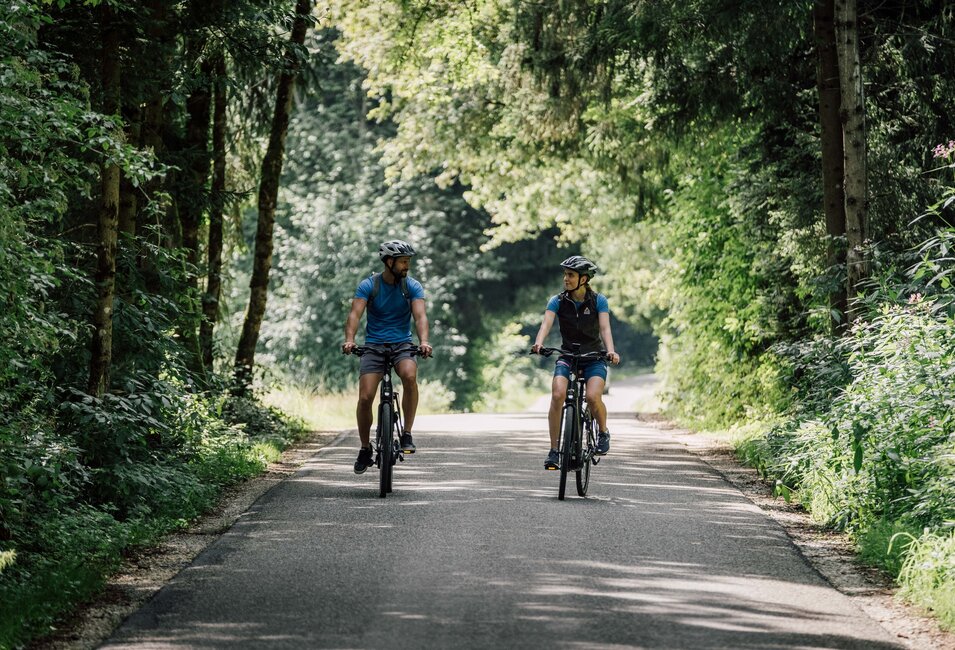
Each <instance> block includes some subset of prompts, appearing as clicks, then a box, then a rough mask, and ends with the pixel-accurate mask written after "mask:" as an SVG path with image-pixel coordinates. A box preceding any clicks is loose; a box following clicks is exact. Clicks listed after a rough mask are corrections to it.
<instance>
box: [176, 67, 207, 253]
mask: <svg viewBox="0 0 955 650" xmlns="http://www.w3.org/2000/svg"><path fill="white" fill-rule="evenodd" d="M199 75H200V77H201V80H200V83H199V85H198V86H197V87H196V89H195V90H193V91H192V93H191V94H190V95H189V98H188V99H187V100H186V112H187V113H188V119H187V121H186V142H185V149H186V155H187V156H188V159H189V188H188V191H187V193H186V194H187V196H188V199H187V200H186V201H183V202H182V204H181V205H180V208H179V223H180V224H181V227H182V245H183V248H185V249H186V261H188V262H189V264H191V265H192V266H194V267H195V266H198V264H199V222H200V221H201V220H202V210H203V206H204V205H205V204H206V200H205V199H206V183H208V182H209V163H210V155H209V122H210V120H211V117H212V113H211V107H212V75H213V62H212V61H210V60H208V59H206V60H204V61H203V62H202V65H201V66H200V72H199Z"/></svg>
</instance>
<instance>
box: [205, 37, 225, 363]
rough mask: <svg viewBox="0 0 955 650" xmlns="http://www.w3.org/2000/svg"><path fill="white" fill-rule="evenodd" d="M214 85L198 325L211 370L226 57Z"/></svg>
mask: <svg viewBox="0 0 955 650" xmlns="http://www.w3.org/2000/svg"><path fill="white" fill-rule="evenodd" d="M214 67H215V85H214V99H213V109H212V115H213V117H212V206H211V208H210V210H209V242H208V246H207V269H206V291H205V293H204V294H203V296H202V316H203V318H202V323H201V324H200V325H199V346H200V349H201V352H202V366H203V367H204V368H205V370H206V372H207V373H211V372H212V370H213V367H212V366H213V360H214V358H213V349H212V334H213V331H214V329H215V325H216V320H217V319H218V316H219V297H220V294H221V293H222V213H223V207H224V205H225V180H226V179H225V168H226V64H225V57H224V56H223V55H221V54H220V55H219V56H218V57H216V60H215V66H214Z"/></svg>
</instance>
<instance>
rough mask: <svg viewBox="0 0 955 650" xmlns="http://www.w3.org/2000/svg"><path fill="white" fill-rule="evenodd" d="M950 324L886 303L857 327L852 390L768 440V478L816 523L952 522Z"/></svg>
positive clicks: (927, 310)
mask: <svg viewBox="0 0 955 650" xmlns="http://www.w3.org/2000/svg"><path fill="white" fill-rule="evenodd" d="M952 325H953V322H952V319H951V317H949V316H947V315H944V314H939V313H938V312H936V311H933V309H932V305H931V304H930V303H926V302H923V301H921V300H913V301H912V303H911V304H908V305H886V306H884V307H883V308H882V310H881V312H880V313H879V314H878V315H877V316H876V317H874V318H873V319H872V320H871V321H863V322H860V323H858V324H857V325H856V326H855V327H854V328H853V332H852V337H851V339H850V341H849V343H848V351H849V356H848V373H849V376H850V377H851V380H850V381H849V383H848V384H847V385H846V386H845V387H844V388H843V389H841V390H838V387H834V386H830V388H831V389H832V390H833V399H832V401H831V402H830V403H829V404H828V405H827V407H826V408H825V410H822V411H819V412H811V411H806V412H805V413H804V414H803V416H802V417H799V418H797V419H795V420H792V421H790V422H789V423H787V424H786V425H784V426H782V427H781V428H779V429H777V430H776V431H774V432H773V433H772V434H771V435H770V437H769V444H770V445H771V446H772V448H773V454H772V455H773V457H774V458H775V459H776V461H775V463H776V465H775V467H774V468H773V472H772V473H773V474H774V475H776V476H778V477H780V479H781V480H782V481H783V482H784V483H785V484H787V485H788V486H790V487H792V488H793V489H797V490H798V491H799V493H800V495H801V499H802V501H803V502H804V503H806V505H807V506H809V507H810V509H811V510H812V512H813V514H814V516H816V517H817V518H818V519H820V520H822V521H825V522H827V523H830V524H832V525H836V526H839V527H845V528H849V529H850V530H855V531H864V530H867V529H868V528H870V527H871V526H873V525H874V524H875V522H877V521H879V520H890V521H896V520H897V521H902V522H905V523H906V524H907V525H910V526H938V525H941V524H942V523H944V522H946V521H951V520H955V500H953V494H952V491H951V489H950V488H951V484H952V481H953V480H955V466H953V465H952V463H951V460H950V459H951V458H952V453H953V451H955V448H953V447H952V445H951V441H950V438H951V436H952V433H953V426H955V421H953V419H952V416H951V412H952V404H953V401H952V400H953V398H955V374H953V372H952V367H953V362H955V347H953V346H952V342H951V337H950V332H951V328H952Z"/></svg>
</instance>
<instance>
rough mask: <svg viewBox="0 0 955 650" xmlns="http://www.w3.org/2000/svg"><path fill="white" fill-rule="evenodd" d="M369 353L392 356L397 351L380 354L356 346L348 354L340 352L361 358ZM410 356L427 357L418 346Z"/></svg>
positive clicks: (343, 352)
mask: <svg viewBox="0 0 955 650" xmlns="http://www.w3.org/2000/svg"><path fill="white" fill-rule="evenodd" d="M369 352H378V353H382V354H385V355H390V354H392V353H394V352H397V350H391V351H387V352H382V351H381V350H375V349H373V348H372V347H370V346H367V345H356V346H355V347H353V348H352V349H351V352H350V353H349V352H345V351H344V350H342V354H354V355H355V356H356V357H360V356H363V355H365V354H368V353H369ZM401 352H402V353H403V352H405V351H404V350H402V351H401ZM411 356H413V357H423V358H425V359H427V357H426V356H425V354H424V353H423V352H422V351H421V348H420V347H419V346H417V345H416V346H415V347H414V349H413V350H411Z"/></svg>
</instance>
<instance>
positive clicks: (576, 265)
mask: <svg viewBox="0 0 955 650" xmlns="http://www.w3.org/2000/svg"><path fill="white" fill-rule="evenodd" d="M560 265H561V267H563V268H565V269H570V270H571V271H574V272H575V273H578V274H580V275H586V276H588V277H591V278H593V277H594V276H595V275H597V273H599V272H600V269H598V268H597V265H596V264H594V263H593V262H591V261H590V260H588V259H587V258H586V257H584V256H583V255H571V256H570V257H568V258H567V259H566V260H564V261H563V262H561V263H560Z"/></svg>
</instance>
